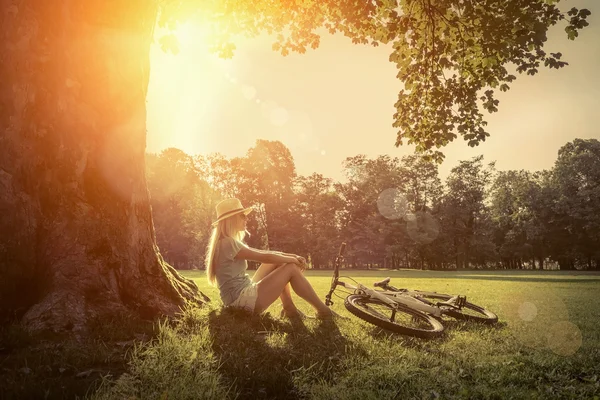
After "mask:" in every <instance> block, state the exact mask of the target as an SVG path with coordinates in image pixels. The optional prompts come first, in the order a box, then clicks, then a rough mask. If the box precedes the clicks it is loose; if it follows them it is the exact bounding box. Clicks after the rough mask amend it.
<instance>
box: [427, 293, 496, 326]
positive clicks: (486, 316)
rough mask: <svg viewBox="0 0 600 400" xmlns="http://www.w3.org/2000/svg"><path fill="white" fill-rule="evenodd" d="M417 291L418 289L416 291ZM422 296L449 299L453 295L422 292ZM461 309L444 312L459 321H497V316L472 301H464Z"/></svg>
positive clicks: (431, 298) (485, 322) (428, 298)
mask: <svg viewBox="0 0 600 400" xmlns="http://www.w3.org/2000/svg"><path fill="white" fill-rule="evenodd" d="M417 292H418V291H417ZM421 296H422V298H424V299H426V300H429V301H431V300H442V301H445V300H448V299H451V298H452V297H453V296H450V295H449V294H443V293H436V294H422V295H421ZM432 303H434V304H435V302H434V301H432ZM462 308H463V309H462V310H455V309H448V310H447V311H446V312H445V313H446V314H448V315H449V316H451V317H452V318H455V319H458V320H461V321H474V322H480V323H483V324H487V325H493V324H495V323H496V322H498V316H497V315H496V314H495V313H493V312H491V311H490V310H488V309H486V308H485V307H481V306H478V305H477V304H473V303H469V302H467V303H465V305H464V306H463V307H462ZM469 312H473V313H474V314H470V313H469Z"/></svg>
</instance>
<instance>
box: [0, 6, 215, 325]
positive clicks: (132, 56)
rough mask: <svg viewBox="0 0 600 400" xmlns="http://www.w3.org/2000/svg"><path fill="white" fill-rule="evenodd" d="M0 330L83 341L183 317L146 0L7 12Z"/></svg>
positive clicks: (184, 286)
mask: <svg viewBox="0 0 600 400" xmlns="http://www.w3.org/2000/svg"><path fill="white" fill-rule="evenodd" d="M0 4H1V10H0V11H1V14H0V18H1V19H0V21H1V23H0V35H1V44H0V49H1V50H2V51H1V53H0V58H1V60H0V76H1V77H2V92H1V93H0V96H1V97H0V134H1V136H0V275H1V276H2V279H1V283H0V320H4V321H6V320H7V318H11V317H12V318H14V317H22V320H23V321H24V323H25V324H26V325H27V326H29V327H30V328H32V329H34V330H39V329H51V330H54V331H61V330H74V331H84V330H85V329H86V327H87V326H88V323H89V322H90V321H96V320H97V319H98V318H102V317H104V316H107V315H110V316H112V315H115V314H118V313H126V314H131V313H134V314H135V315H138V316H141V317H143V318H148V317H154V316H158V315H173V314H174V313H176V312H177V311H178V310H180V307H181V306H183V305H184V304H185V301H186V299H187V300H191V301H198V302H202V301H203V300H205V298H204V296H203V295H202V294H201V293H200V292H199V291H198V288H197V287H196V285H195V284H194V283H193V282H191V281H189V280H186V279H184V278H183V277H181V276H180V275H179V274H178V273H177V272H176V271H175V270H174V269H173V268H171V267H170V266H169V265H167V264H166V263H165V262H164V261H163V260H162V258H161V256H160V254H159V251H158V248H157V247H156V241H155V235H154V227H153V224H152V214H151V209H150V203H149V195H148V190H147V187H146V179H145V175H144V153H145V147H146V108H145V98H146V91H147V86H148V80H149V69H150V61H149V52H150V44H151V41H152V35H153V26H154V24H155V20H156V13H157V10H156V8H155V7H156V6H155V2H153V1H147V0H128V1H121V0H113V1H109V0H102V1H100V0H95V1H94V0H60V1H58V0H55V1H48V0H33V1H32V0H29V1H25V0H0Z"/></svg>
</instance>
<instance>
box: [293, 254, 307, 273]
mask: <svg viewBox="0 0 600 400" xmlns="http://www.w3.org/2000/svg"><path fill="white" fill-rule="evenodd" d="M294 257H295V258H296V260H297V261H298V268H300V269H301V270H302V271H304V270H305V269H306V259H305V258H304V257H302V256H298V255H294Z"/></svg>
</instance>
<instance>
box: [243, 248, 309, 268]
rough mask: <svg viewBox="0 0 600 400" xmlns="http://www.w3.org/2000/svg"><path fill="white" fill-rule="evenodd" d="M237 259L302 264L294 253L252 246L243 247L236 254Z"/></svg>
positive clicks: (267, 262) (266, 262)
mask: <svg viewBox="0 0 600 400" xmlns="http://www.w3.org/2000/svg"><path fill="white" fill-rule="evenodd" d="M235 259H236V260H240V259H241V260H251V261H258V262H261V263H265V264H287V263H292V264H298V265H300V264H301V261H300V260H298V259H297V258H296V257H294V256H293V255H284V254H282V253H279V254H278V253H275V252H272V251H263V250H258V249H253V248H251V247H242V248H241V249H240V251H238V253H237V254H236V256H235Z"/></svg>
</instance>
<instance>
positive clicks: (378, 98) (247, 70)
mask: <svg viewBox="0 0 600 400" xmlns="http://www.w3.org/2000/svg"><path fill="white" fill-rule="evenodd" d="M571 7H578V8H587V9H589V10H590V11H591V12H592V15H591V16H590V17H588V21H589V23H590V26H588V27H587V28H585V29H584V30H583V31H581V32H580V36H579V38H577V39H576V40H575V41H569V40H568V39H567V38H566V34H565V33H564V30H563V29H564V26H563V25H559V26H556V27H554V28H553V29H552V30H551V31H550V32H549V35H548V42H547V43H546V47H545V50H546V51H547V52H559V51H560V52H561V53H562V54H563V57H562V59H563V60H564V61H567V62H569V65H568V66H566V67H565V68H562V69H560V70H555V69H553V70H550V69H548V68H542V69H541V70H540V73H538V74H537V75H535V76H533V77H531V76H527V75H518V77H517V80H516V81H515V82H513V83H512V85H511V89H510V90H509V91H508V92H505V93H502V92H498V93H497V98H498V99H499V100H500V105H499V111H498V112H497V113H494V114H487V112H485V113H484V115H485V116H486V118H487V121H488V123H489V124H488V127H487V128H488V132H489V133H490V137H489V138H488V139H487V140H486V141H485V142H483V143H482V144H480V145H479V146H477V147H474V148H471V147H469V146H467V144H466V142H464V141H463V140H462V139H461V138H457V139H455V141H454V142H453V143H451V144H450V145H448V146H446V147H445V148H442V149H441V151H443V152H444V154H445V155H446V158H445V161H444V162H443V163H442V164H441V165H440V166H439V172H440V177H441V178H442V179H444V178H445V177H446V176H447V175H448V173H449V172H450V170H451V168H453V167H454V166H456V165H458V162H459V160H468V159H470V158H472V157H475V156H478V155H480V154H483V156H484V161H485V162H492V161H495V162H496V168H497V169H498V170H508V169H525V170H529V171H537V170H542V169H550V168H552V166H553V164H554V161H555V160H556V157H557V153H558V150H559V148H560V147H562V146H563V145H564V144H566V143H567V142H569V141H572V140H573V139H575V138H583V139H590V138H595V139H600V74H599V71H600V69H599V67H598V66H599V65H600V1H598V0H568V1H562V2H561V3H560V8H561V9H562V10H568V9H569V8H571ZM177 34H178V37H179V40H180V47H181V51H180V52H179V54H177V55H173V54H171V53H165V52H164V51H162V50H161V49H160V47H159V46H158V45H157V44H155V45H153V47H152V49H151V74H150V83H149V88H148V95H147V111H148V116H147V130H148V135H147V151H148V152H152V153H156V152H160V151H161V150H163V149H165V148H168V147H177V148H179V149H181V150H183V151H185V152H186V153H188V154H210V153H215V152H219V153H221V154H223V155H225V156H226V157H238V156H243V155H245V154H246V152H247V151H248V149H249V148H250V147H252V146H254V145H255V143H256V140H257V139H266V140H279V141H281V142H282V143H284V144H285V145H286V146H287V147H288V148H289V149H290V152H291V154H292V156H293V157H294V161H295V164H296V172H297V173H298V174H300V175H310V174H312V173H313V172H317V173H320V174H322V175H324V176H326V177H329V178H332V179H334V180H335V181H344V180H345V177H344V175H343V168H342V162H343V160H344V159H345V158H346V157H351V156H355V155H358V154H365V155H366V156H368V157H370V158H375V157H377V156H379V155H383V154H386V155H389V156H391V157H399V158H400V157H402V156H404V155H408V154H413V148H412V147H410V146H407V145H404V146H400V147H395V145H394V143H395V141H396V129H395V128H393V127H392V123H393V114H394V112H395V107H394V103H395V102H396V99H397V95H398V92H399V90H400V89H401V88H402V84H401V82H399V81H398V79H397V78H396V73H397V71H396V67H395V65H394V64H392V63H390V62H389V61H388V57H389V53H390V47H388V46H379V47H372V46H365V45H355V44H352V43H351V41H350V39H348V38H346V37H344V36H341V35H328V34H326V35H324V36H322V37H321V45H320V47H319V48H318V49H316V50H308V51H307V53H305V54H291V55H288V56H286V57H283V56H281V55H280V54H279V53H276V52H274V51H272V50H271V43H272V39H270V38H269V37H266V36H263V37H259V38H254V39H251V40H245V41H243V42H238V43H236V44H237V46H238V48H237V50H236V51H235V54H234V57H233V58H232V59H229V60H223V59H220V58H218V57H217V56H216V55H213V54H210V53H209V52H208V50H207V46H206V44H205V43H204V41H203V36H205V34H204V30H203V28H202V27H200V26H193V25H186V26H184V27H182V28H181V29H180V30H179V31H178V33H177Z"/></svg>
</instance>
